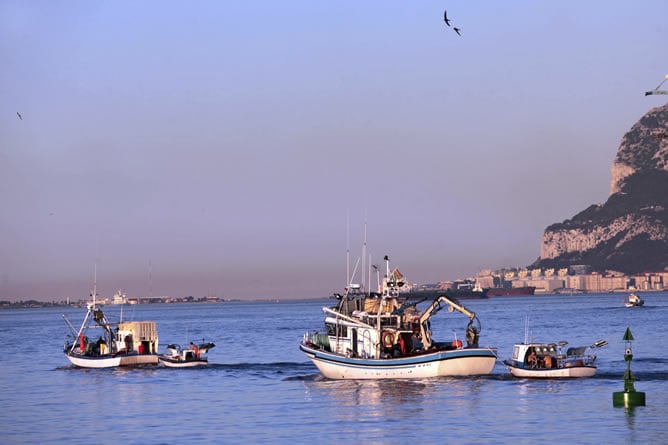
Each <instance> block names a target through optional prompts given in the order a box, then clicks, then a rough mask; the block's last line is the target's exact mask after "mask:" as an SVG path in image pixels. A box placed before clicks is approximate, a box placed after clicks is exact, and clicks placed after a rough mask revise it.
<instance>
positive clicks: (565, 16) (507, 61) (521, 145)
mask: <svg viewBox="0 0 668 445" xmlns="http://www.w3.org/2000/svg"><path fill="white" fill-rule="evenodd" d="M446 8H447V10H448V15H449V17H450V18H451V20H452V21H453V24H454V25H456V26H459V27H460V28H461V30H462V31H461V33H462V36H461V37H459V36H457V34H455V32H454V31H453V30H452V29H451V28H447V27H446V26H445V24H444V22H443V10H444V9H446ZM667 18H668V2H666V1H665V0H656V1H585V2H582V1H562V2H541V1H529V0H527V1H512V2H500V1H491V0H490V1H450V2H443V1H438V2H437V1H406V0H400V1H313V0H310V1H305V0H304V1H289V0H288V1H283V2H277V1H247V2H245V1H244V2H223V1H197V2H183V1H181V2H174V1H142V2H129V1H110V2H99V1H67V2H54V1H25V0H3V1H0V60H1V61H2V62H1V68H0V111H1V114H0V116H1V119H0V178H1V179H0V202H1V203H2V212H1V214H0V233H2V244H1V248H0V273H1V275H0V299H12V300H13V299H29V298H37V299H46V300H51V299H61V298H64V297H66V296H72V297H77V298H80V297H84V296H86V295H87V294H88V292H89V290H90V288H91V286H92V280H93V270H94V265H95V264H97V281H98V290H99V292H100V294H101V295H102V296H111V295H112V294H113V292H114V291H115V290H116V289H118V288H122V289H123V290H124V291H126V292H127V294H128V295H130V296H137V295H148V294H152V295H172V296H184V295H193V296H203V295H207V294H211V295H217V296H219V297H224V298H253V297H257V298H266V297H275V298H295V297H300V298H302V297H322V296H327V295H330V294H331V293H332V292H335V291H340V290H341V288H343V287H344V285H345V276H346V267H345V265H346V247H347V245H348V244H349V245H350V251H351V258H352V261H354V260H355V259H356V258H357V257H358V256H359V255H360V253H361V242H362V241H361V240H362V235H363V229H364V221H365V220H366V221H367V234H368V252H369V254H370V255H371V257H372V262H373V263H377V264H379V263H380V259H381V258H382V257H383V255H386V254H387V255H389V256H390V258H391V259H392V260H393V264H394V265H397V266H399V268H400V269H401V270H402V272H403V273H404V274H405V275H407V277H408V278H409V280H411V281H413V282H420V283H432V282H437V281H439V280H444V279H455V278H460V277H466V276H469V275H473V274H475V273H477V272H478V270H480V269H483V268H498V267H503V266H526V265H528V264H530V263H531V262H533V261H534V260H535V259H536V258H537V257H538V255H539V252H540V240H541V236H542V233H543V230H544V229H545V227H546V226H548V225H549V224H552V223H554V222H558V221H562V220H564V219H567V218H570V217H572V216H573V215H574V214H576V213H577V212H579V211H581V210H583V209H584V208H586V207H587V206H588V205H590V204H593V203H597V202H603V201H605V200H606V199H607V196H608V193H609V187H610V167H611V165H612V161H613V159H614V156H615V154H616V151H617V149H618V146H619V143H620V141H621V137H622V136H623V134H624V133H625V132H626V131H628V130H629V129H630V127H631V126H632V125H633V124H634V123H635V122H636V120H637V119H639V118H640V117H641V116H642V115H643V114H644V113H645V112H646V111H647V110H649V109H650V108H652V107H653V106H657V105H661V104H663V103H665V96H663V98H662V97H660V96H654V97H644V95H643V93H644V91H645V90H648V89H651V88H654V87H655V86H656V85H657V84H658V83H659V82H660V81H661V80H662V79H663V76H664V75H665V74H667V73H668V58H667V57H666V56H667V43H668V29H667V26H668V21H667ZM17 112H20V113H21V115H22V117H23V120H20V119H19V118H18V116H17V114H16V113H17ZM347 215H349V221H350V232H349V233H350V241H349V243H347V236H346V233H347V230H346V225H347ZM149 265H150V266H149Z"/></svg>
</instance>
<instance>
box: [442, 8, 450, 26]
mask: <svg viewBox="0 0 668 445" xmlns="http://www.w3.org/2000/svg"><path fill="white" fill-rule="evenodd" d="M443 20H445V24H446V25H448V26H450V20H449V19H448V11H447V10H446V11H443Z"/></svg>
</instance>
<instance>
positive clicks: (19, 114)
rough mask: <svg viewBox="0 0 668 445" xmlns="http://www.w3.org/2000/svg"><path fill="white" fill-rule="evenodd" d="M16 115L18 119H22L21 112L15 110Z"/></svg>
mask: <svg viewBox="0 0 668 445" xmlns="http://www.w3.org/2000/svg"><path fill="white" fill-rule="evenodd" d="M16 115H17V116H18V117H19V119H21V120H23V116H21V113H19V112H18V111H17V112H16Z"/></svg>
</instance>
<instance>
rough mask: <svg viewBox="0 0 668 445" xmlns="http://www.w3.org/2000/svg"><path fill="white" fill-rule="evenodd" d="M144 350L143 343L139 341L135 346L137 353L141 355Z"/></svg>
mask: <svg viewBox="0 0 668 445" xmlns="http://www.w3.org/2000/svg"><path fill="white" fill-rule="evenodd" d="M145 352H146V348H144V343H143V342H142V343H139V346H138V347H137V354H139V355H142V354H144V353H145Z"/></svg>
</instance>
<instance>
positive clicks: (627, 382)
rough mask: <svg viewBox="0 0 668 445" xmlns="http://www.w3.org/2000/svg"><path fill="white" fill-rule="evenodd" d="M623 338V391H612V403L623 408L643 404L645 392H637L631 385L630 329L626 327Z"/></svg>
mask: <svg viewBox="0 0 668 445" xmlns="http://www.w3.org/2000/svg"><path fill="white" fill-rule="evenodd" d="M623 340H624V341H625V342H626V349H625V351H624V360H625V361H626V372H625V373H624V391H623V392H613V393H612V405H613V406H623V407H625V408H632V407H634V406H645V393H644V392H638V391H636V389H635V388H634V387H633V381H634V380H635V379H634V378H633V373H632V372H631V360H633V350H632V349H631V342H632V341H633V334H631V329H629V328H626V332H625V333H624V338H623Z"/></svg>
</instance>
